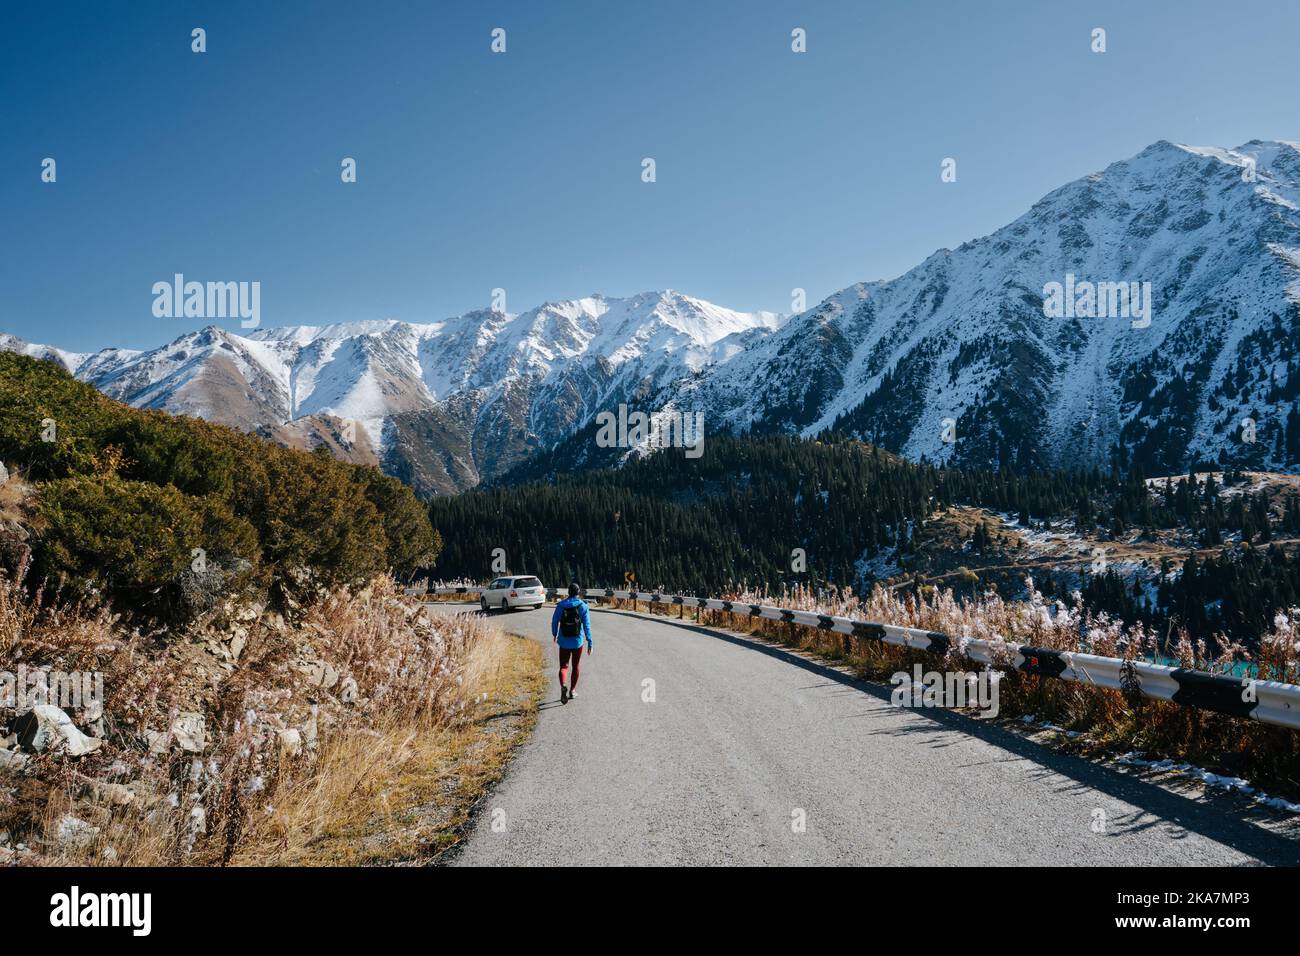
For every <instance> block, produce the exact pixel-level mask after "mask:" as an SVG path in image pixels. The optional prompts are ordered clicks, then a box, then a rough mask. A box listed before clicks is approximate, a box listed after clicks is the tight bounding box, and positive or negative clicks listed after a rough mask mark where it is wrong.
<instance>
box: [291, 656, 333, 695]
mask: <svg viewBox="0 0 1300 956" xmlns="http://www.w3.org/2000/svg"><path fill="white" fill-rule="evenodd" d="M294 667H295V669H296V670H297V671H298V673H300V674H302V675H303V677H305V678H307V682H308V683H309V684H311V685H312V686H313V687H323V688H325V689H326V690H328V689H329V688H331V687H333V686H334V685H335V684H337V683H338V682H339V672H338V671H337V670H335V669H334V666H333V665H332V664H330V663H329V661H298V662H297V663H296V664H295V665H294Z"/></svg>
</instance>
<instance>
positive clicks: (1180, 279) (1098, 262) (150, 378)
mask: <svg viewBox="0 0 1300 956" xmlns="http://www.w3.org/2000/svg"><path fill="white" fill-rule="evenodd" d="M1076 279H1077V280H1078V285H1077V286H1076V284H1075V280H1076ZM1053 283H1055V284H1058V285H1063V286H1064V287H1065V288H1069V289H1072V290H1073V289H1076V288H1078V289H1081V288H1083V287H1084V286H1088V287H1089V288H1090V289H1091V288H1092V287H1093V286H1096V288H1098V289H1102V290H1103V292H1102V294H1101V296H1100V297H1099V298H1098V297H1094V298H1093V299H1091V300H1090V303H1091V304H1089V305H1088V307H1087V308H1085V309H1083V310H1082V311H1078V312H1077V314H1076V310H1074V309H1070V310H1069V311H1067V312H1066V313H1065V315H1068V316H1069V317H1068V318H1065V317H1053V316H1051V315H1049V314H1048V312H1049V310H1048V308H1047V307H1046V305H1045V303H1046V301H1047V290H1048V288H1049V286H1050V285H1051V284H1053ZM1130 286H1131V287H1132V288H1133V289H1135V290H1137V293H1135V294H1138V296H1139V298H1138V299H1135V300H1134V302H1137V301H1139V300H1140V298H1141V296H1140V293H1141V292H1143V291H1145V292H1147V293H1148V295H1147V298H1146V299H1145V302H1146V308H1147V310H1148V312H1149V314H1148V316H1147V318H1145V319H1143V320H1142V322H1145V323H1146V324H1145V325H1144V324H1142V322H1139V321H1130V317H1129V315H1128V310H1127V307H1128V305H1129V304H1130V303H1129V300H1128V297H1127V295H1126V296H1125V298H1124V300H1123V303H1122V304H1123V305H1124V307H1125V311H1124V312H1123V314H1120V315H1102V314H1096V312H1097V309H1096V305H1097V303H1098V302H1100V303H1101V305H1102V307H1103V311H1105V310H1106V309H1109V308H1110V307H1111V306H1118V305H1119V304H1120V300H1119V299H1118V298H1116V297H1115V296H1116V295H1117V292H1116V287H1118V288H1119V290H1120V291H1125V292H1127V290H1128V289H1129V288H1130ZM1107 289H1109V292H1110V295H1111V298H1110V299H1107V297H1106V291H1105V290H1107ZM1080 301H1083V300H1080ZM1297 303H1300V143H1296V142H1292V141H1287V140H1279V141H1263V140H1252V141H1250V142H1248V143H1245V144H1243V145H1241V146H1238V147H1236V148H1234V149H1223V148H1220V147H1199V146H1188V145H1184V144H1177V143H1172V142H1169V141H1166V140H1159V141H1157V142H1156V143H1153V144H1152V145H1150V146H1148V147H1147V148H1146V149H1144V150H1142V151H1141V152H1140V153H1138V154H1136V155H1135V156H1132V157H1129V158H1128V159H1124V160H1120V161H1118V162H1115V163H1112V164H1111V165H1109V166H1107V167H1106V168H1105V169H1103V170H1100V171H1098V172H1094V173H1091V174H1089V175H1087V176H1083V177H1081V178H1079V179H1075V180H1073V181H1071V182H1068V183H1065V184H1064V185H1062V186H1060V187H1058V188H1057V189H1054V190H1052V191H1051V192H1049V193H1048V194H1047V195H1046V196H1044V197H1043V198H1042V199H1040V200H1039V201H1038V202H1036V203H1034V204H1033V206H1031V207H1030V208H1029V209H1028V210H1027V211H1026V212H1025V213H1024V214H1022V215H1021V216H1019V217H1017V218H1016V219H1014V220H1013V221H1012V222H1010V223H1008V224H1007V225H1006V226H1003V227H1002V228H1000V229H997V230H995V231H994V232H992V233H990V234H988V235H986V236H982V237H978V238H975V239H971V240H968V241H967V242H963V243H962V244H961V245H959V246H957V247H956V248H955V249H948V248H943V249H938V250H936V251H935V252H934V253H932V254H931V255H929V256H927V257H926V258H925V259H924V260H923V261H922V262H921V263H919V264H918V265H917V266H915V267H914V268H912V269H910V270H908V271H907V272H905V273H903V274H902V275H900V276H897V277H895V278H893V279H882V280H873V281H870V282H860V283H855V284H853V285H850V286H848V287H846V288H844V289H842V290H840V291H838V292H836V293H834V294H832V295H830V296H828V297H826V298H825V299H823V300H822V301H821V302H820V303H818V304H817V305H816V306H814V307H813V308H811V309H808V310H806V311H805V312H803V313H800V314H799V315H796V316H793V317H785V316H781V315H778V314H776V313H770V312H748V313H747V312H736V311H733V310H730V309H726V308H724V307H722V306H717V305H714V304H713V303H709V302H706V301H705V300H702V299H697V298H693V297H691V296H688V295H685V294H683V293H680V292H676V291H674V290H671V289H668V290H663V291H659V292H647V293H641V294H638V295H633V296H627V297H622V298H616V297H606V296H603V295H599V294H593V295H590V296H585V297H581V298H577V299H567V300H558V301H554V302H548V303H544V304H542V305H539V306H536V307H534V308H532V309H529V310H527V311H525V312H521V313H506V312H499V311H494V310H490V309H488V310H478V311H473V312H469V313H466V314H464V315H461V316H457V317H453V318H449V319H445V320H442V321H438V322H430V323H410V322H402V321H398V320H392V319H384V320H362V321H359V322H349V323H338V324H334V325H325V326H308V325H304V326H288V327H283V328H276V329H273V328H268V329H259V330H256V331H253V332H251V333H248V334H247V335H237V334H236V333H234V332H230V331H227V330H223V329H221V328H219V327H215V326H210V327H208V328H205V329H201V330H198V331H195V332H188V333H185V334H183V335H181V336H179V337H177V338H176V339H175V340H173V342H171V343H168V344H167V345H164V346H161V347H159V348H157V349H153V350H148V351H143V352H135V351H131V350H121V349H105V350H101V351H100V352H96V353H90V354H85V353H74V352H66V351H63V350H59V349H55V348H52V347H49V346H41V345H32V344H29V343H26V342H22V341H21V340H17V339H14V338H13V337H8V336H3V335H0V348H7V349H10V350H15V351H24V352H25V353H26V354H34V355H36V356H37V357H42V358H49V359H51V360H53V361H56V362H59V363H60V364H63V365H64V366H65V367H67V368H69V369H70V370H72V371H73V372H74V374H76V375H77V376H78V377H79V378H82V379H83V380H86V381H90V382H93V383H94V384H95V385H96V386H97V387H99V388H100V389H101V390H103V391H105V392H107V393H108V394H110V395H112V396H113V397H116V398H119V399H121V400H123V401H127V402H129V403H130V404H133V405H138V406H141V407H148V408H164V409H166V410H168V411H177V412H182V413H187V414H197V415H200V416H202V417H216V418H217V419H218V420H221V421H224V422H227V423H229V424H235V425H237V426H238V427H241V428H244V429H245V430H261V431H262V432H263V433H272V434H275V435H276V436H277V438H278V439H279V440H296V441H301V442H303V443H304V444H306V445H310V444H313V443H319V442H322V441H324V442H325V443H327V444H330V446H331V448H332V449H333V450H335V451H336V453H340V454H343V455H349V454H352V446H353V445H354V444H356V445H358V446H359V445H361V444H364V445H365V446H366V448H365V450H364V453H363V452H357V454H358V455H361V456H362V458H359V459H358V460H363V459H364V460H370V461H375V460H378V461H379V462H380V463H381V464H382V466H383V467H384V468H385V470H387V471H389V472H390V473H392V474H396V475H398V476H399V477H402V478H403V479H404V480H406V481H408V482H410V483H412V484H413V485H415V487H416V488H417V490H419V491H420V493H421V494H425V495H429V494H436V493H443V492H454V491H458V490H461V489H463V488H466V487H469V486H471V485H473V484H477V483H479V482H481V481H485V480H487V481H490V480H493V479H495V478H496V477H499V476H501V475H504V474H505V473H507V472H509V471H510V470H511V469H513V468H516V467H517V466H519V465H521V464H522V463H524V462H526V461H528V460H529V459H531V458H534V457H535V456H537V454H538V453H539V452H543V451H550V452H552V453H555V452H557V451H558V457H559V458H560V459H564V460H568V461H571V462H573V463H574V464H575V465H576V466H582V465H584V464H608V463H610V461H613V460H617V459H618V458H619V457H621V456H623V455H626V454H627V451H628V450H627V449H600V448H598V447H596V445H595V443H594V442H593V441H592V429H591V423H592V421H593V419H594V416H595V414H597V413H598V412H599V411H602V410H607V409H609V408H612V407H615V406H617V405H618V404H620V403H627V404H630V405H637V406H638V407H641V408H644V409H646V410H656V409H666V408H667V409H674V408H675V409H683V410H698V411H702V412H703V413H704V415H705V419H706V423H707V425H706V427H707V429H708V430H709V431H712V432H715V433H716V432H719V431H721V432H727V433H739V432H748V431H752V432H757V433H772V432H794V433H798V434H802V435H805V436H811V435H816V434H819V433H821V432H823V431H826V430H828V429H834V430H837V431H842V432H845V433H847V434H848V435H850V436H852V437H856V438H861V439H863V440H866V441H870V442H872V443H874V444H878V445H880V446H881V447H883V448H885V449H887V450H889V451H891V452H895V453H899V454H902V455H904V456H906V457H909V458H912V459H926V460H929V461H934V462H944V463H950V464H955V465H988V466H1003V467H1014V468H1042V467H1109V466H1112V465H1118V466H1119V467H1141V468H1143V469H1144V470H1146V471H1147V472H1148V473H1168V472H1175V471H1186V470H1188V468H1189V467H1192V466H1201V465H1219V466H1224V465H1234V466H1238V467H1249V468H1256V469H1267V470H1289V469H1294V468H1295V467H1296V466H1297V464H1300V416H1297V413H1296V410H1295V405H1296V400H1297V397H1300V306H1298V305H1297ZM1071 304H1072V305H1073V304H1074V303H1071ZM348 422H355V423H356V426H357V427H358V428H359V429H360V430H361V431H362V432H364V437H365V439H366V441H365V442H364V443H362V442H349V441H348V440H347V438H346V436H347V433H348V429H347V423H348ZM1247 423H1249V425H1248V424H1247ZM1247 435H1248V436H1249V440H1248V439H1247ZM295 436H296V437H295ZM331 436H332V438H333V440H331Z"/></svg>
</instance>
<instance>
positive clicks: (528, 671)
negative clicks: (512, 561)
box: [231, 631, 544, 866]
mask: <svg viewBox="0 0 1300 956" xmlns="http://www.w3.org/2000/svg"><path fill="white" fill-rule="evenodd" d="M465 683H466V685H467V686H468V687H470V688H471V690H472V693H473V695H474V696H475V697H476V698H477V699H476V702H475V705H474V711H473V713H472V714H471V715H470V717H469V718H468V719H467V720H466V721H464V722H461V723H458V724H456V725H453V726H447V725H439V724H433V725H428V724H419V723H412V722H410V721H406V720H400V719H399V720H393V721H390V722H384V723H382V724H381V725H379V726H377V727H374V728H370V729H369V730H368V731H366V732H363V733H352V734H342V735H339V736H338V737H337V738H336V739H334V740H333V741H332V742H331V743H330V744H329V745H327V746H326V747H325V748H324V750H323V752H322V753H321V756H320V759H319V761H318V762H317V764H316V766H315V767H314V768H313V770H312V772H311V773H310V774H309V775H299V776H295V777H291V778H290V779H289V780H287V781H286V782H285V783H283V784H282V785H281V787H280V788H279V792H278V793H276V794H274V795H272V796H271V797H270V798H269V800H268V803H269V805H271V806H273V807H274V809H273V811H272V812H270V813H267V814H266V815H265V816H264V817H263V818H261V819H260V820H258V821H256V822H255V823H254V824H253V825H252V826H251V827H250V828H249V832H248V834H247V838H246V840H245V842H244V846H243V849H241V850H240V851H239V852H238V853H236V854H235V856H234V858H233V859H232V861H231V862H232V863H233V864H235V865H260V866H286V865H289V866H300V865H357V864H371V865H373V864H380V863H397V862H412V861H418V860H427V859H430V858H433V857H436V856H437V855H438V854H440V853H441V852H443V851H444V850H446V849H447V848H448V847H450V846H452V845H454V843H455V842H456V841H457V840H458V839H459V838H460V835H461V833H462V832H463V829H464V826H465V824H466V823H467V821H468V819H469V814H470V811H471V809H472V807H473V805H474V803H475V802H476V801H477V800H478V798H479V796H480V795H481V794H482V793H483V792H484V791H485V790H486V788H487V787H488V786H490V785H491V784H492V783H494V782H495V781H496V780H497V779H499V778H500V775H501V773H502V772H503V770H504V769H505V765H506V761H507V760H508V758H509V755H510V753H511V751H512V750H513V749H514V747H515V746H517V745H518V744H519V743H520V742H521V741H522V740H523V739H524V738H526V736H527V734H528V732H529V731H530V730H531V728H532V726H533V723H534V722H535V720H536V713H537V703H538V699H539V697H540V694H541V691H542V689H543V687H544V680H543V677H542V659H541V647H540V646H539V645H538V644H536V643H535V642H532V641H528V640H525V639H523V638H518V637H509V636H506V635H504V634H502V633H501V632H500V631H492V632H490V633H489V635H488V636H487V637H486V638H485V639H484V640H482V641H480V642H479V643H476V644H475V645H474V646H473V647H472V648H471V649H470V652H469V655H468V658H467V660H466V663H465ZM498 721H500V723H498Z"/></svg>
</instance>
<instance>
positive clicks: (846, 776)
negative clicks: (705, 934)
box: [436, 605, 1300, 866]
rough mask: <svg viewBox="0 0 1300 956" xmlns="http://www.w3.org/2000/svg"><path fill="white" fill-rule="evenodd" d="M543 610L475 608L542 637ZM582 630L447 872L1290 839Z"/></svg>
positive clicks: (727, 656)
mask: <svg viewBox="0 0 1300 956" xmlns="http://www.w3.org/2000/svg"><path fill="white" fill-rule="evenodd" d="M436 607H437V608H438V609H439V611H440V612H442V613H455V612H463V611H464V610H465V609H464V608H457V607H456V606H448V605H437V606H436ZM551 613H552V608H551V607H545V608H542V609H540V610H536V611H515V612H512V613H510V614H505V615H502V614H496V615H494V617H495V618H496V620H498V622H499V623H500V624H501V625H502V626H503V627H504V628H505V629H506V630H508V631H512V632H514V633H518V634H523V635H526V636H529V637H532V638H534V639H537V640H540V641H543V642H545V643H546V644H547V645H548V648H551V647H553V645H551V644H550V619H551ZM592 627H593V630H594V634H595V641H596V648H595V654H594V655H593V656H592V657H591V658H588V657H587V656H586V655H585V654H584V656H583V665H582V679H581V681H580V683H579V685H578V692H579V694H578V699H577V700H575V701H573V702H571V703H569V704H567V705H564V706H561V705H560V703H559V684H558V679H557V677H556V675H555V672H554V667H552V672H551V687H550V691H549V692H548V695H547V698H546V701H545V702H544V703H543V705H542V713H541V714H540V715H539V720H538V724H537V728H536V730H535V732H534V734H533V737H532V738H531V740H530V741H529V742H528V743H527V744H525V745H524V746H523V747H522V748H521V750H520V752H519V753H518V754H517V755H516V757H515V759H514V762H513V763H512V765H511V767H510V768H509V769H508V771H507V773H506V776H505V778H504V779H503V780H502V782H501V785H500V786H499V787H498V788H497V789H496V791H495V792H493V793H491V794H489V795H488V797H487V799H486V801H485V803H484V805H483V807H482V809H481V811H480V812H479V814H478V816H477V818H476V821H475V824H474V830H473V833H472V834H471V836H470V837H469V839H468V840H467V841H466V843H465V845H464V848H463V850H461V851H458V852H457V853H456V854H455V856H454V857H453V861H452V862H453V863H455V864H458V865H556V864H632V865H658V864H677V865H694V866H699V865H718V864H830V865H835V864H858V865H896V864H930V865H934V864H938V865H945V864H946V865H955V866H988V865H995V866H996V865H1015V864H1049V865H1074V864H1097V865H1110V866H1145V865H1154V864H1172V865H1220V864H1246V865H1250V864H1259V863H1269V864H1290V865H1295V864H1300V842H1297V840H1296V839H1293V838H1291V837H1292V836H1293V833H1292V832H1291V830H1290V829H1287V832H1286V833H1285V834H1284V833H1283V832H1282V830H1283V829H1285V828H1283V827H1280V826H1279V824H1278V823H1277V821H1276V820H1275V819H1270V818H1269V817H1268V816H1267V815H1266V814H1264V813H1263V812H1262V811H1256V810H1254V809H1251V808H1248V807H1246V806H1245V804H1244V803H1243V802H1242V801H1241V800H1240V799H1239V798H1237V797H1232V796H1228V795H1224V796H1222V797H1214V798H1210V799H1202V798H1200V797H1199V796H1198V795H1196V794H1193V793H1186V794H1185V793H1180V792H1175V791H1173V790H1171V789H1166V788H1165V787H1163V786H1160V785H1156V784H1153V783H1149V782H1145V781H1143V780H1141V779H1139V778H1138V777H1136V776H1135V775H1133V774H1131V773H1129V772H1126V771H1124V770H1121V769H1117V768H1114V767H1109V766H1106V765H1104V764H1098V763H1093V762H1089V761H1086V760H1082V759H1079V758H1076V757H1071V756H1068V755H1066V754H1062V753H1059V752H1056V751H1055V750H1053V749H1052V748H1050V747H1045V746H1042V745H1040V744H1038V743H1035V742H1033V741H1031V740H1027V739H1025V738H1024V737H1023V736H1022V735H1020V734H1018V733H1015V732H1013V731H1011V730H1007V729H1002V728H998V727H996V726H990V725H989V724H988V723H986V722H983V721H980V720H978V719H975V718H973V717H967V716H964V715H961V714H956V713H953V712H949V711H942V710H935V709H924V710H922V709H904V708H896V707H893V706H891V705H890V703H889V693H888V692H889V688H888V687H882V686H880V685H874V684H865V683H862V682H859V681H856V680H854V679H852V678H850V677H848V676H846V675H844V674H842V673H841V672H840V671H838V670H837V669H835V668H833V667H828V666H825V665H822V664H819V663H817V662H815V661H811V660H808V659H806V658H804V657H802V656H800V655H798V654H794V653H792V652H790V651H787V650H785V649H784V648H781V647H779V646H775V645H771V644H768V643H766V642H762V641H755V640H752V639H749V638H743V637H739V636H736V635H733V634H729V633H727V632H724V631H716V630H706V629H703V628H699V627H696V626H695V625H694V624H693V623H691V622H690V620H689V618H688V620H687V621H685V622H681V623H679V622H678V621H677V620H676V619H666V618H662V617H657V618H649V617H646V616H644V615H634V614H629V613H626V612H618V611H605V610H599V609H597V607H596V606H595V605H593V607H592ZM554 659H555V652H554V650H550V660H551V661H554ZM647 681H649V682H653V683H652V684H647V683H646V682H647ZM651 686H652V687H653V692H654V693H653V701H650V700H647V699H645V698H647V697H648V696H649V694H648V693H647V690H648V689H649V688H650V687H651ZM1098 811H1100V814H1099V813H1098ZM1102 814H1104V817H1103V816H1102ZM800 820H802V821H803V824H804V825H803V827H802V829H800V828H799V827H798V825H797V824H798V822H799V821H800ZM1101 821H1104V826H1103V827H1101V832H1094V829H1095V828H1096V827H1097V824H1098V823H1099V822H1101Z"/></svg>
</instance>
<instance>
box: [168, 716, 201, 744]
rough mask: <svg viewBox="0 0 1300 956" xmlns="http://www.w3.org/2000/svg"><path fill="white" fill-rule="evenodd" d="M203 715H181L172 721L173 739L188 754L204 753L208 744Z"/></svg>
mask: <svg viewBox="0 0 1300 956" xmlns="http://www.w3.org/2000/svg"><path fill="white" fill-rule="evenodd" d="M204 731H205V728H204V724H203V715H202V714H181V715H179V716H178V717H177V718H176V719H175V720H173V721H172V738H173V739H174V740H175V741H176V745H177V746H178V747H180V748H181V750H184V751H185V752H186V753H191V754H197V753H202V752H203V748H204V746H205V743H206V735H205V732H204Z"/></svg>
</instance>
